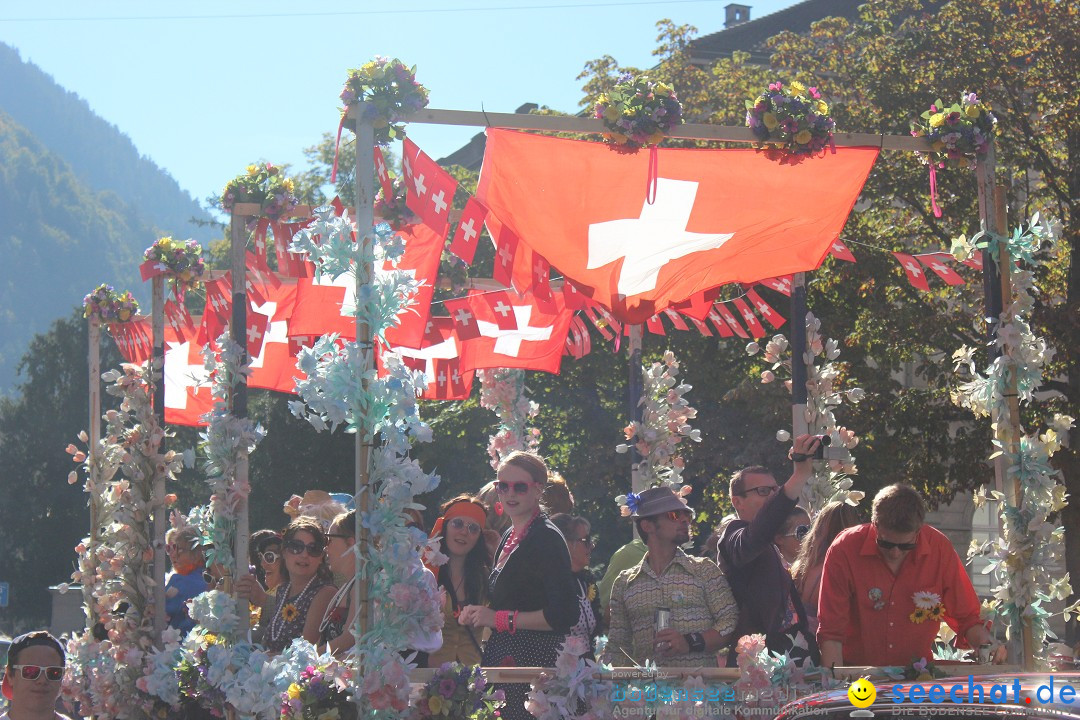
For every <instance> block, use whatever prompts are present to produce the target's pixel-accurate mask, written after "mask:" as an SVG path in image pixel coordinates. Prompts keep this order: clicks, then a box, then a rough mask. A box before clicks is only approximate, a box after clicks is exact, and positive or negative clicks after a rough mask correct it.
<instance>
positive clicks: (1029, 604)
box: [953, 213, 1080, 648]
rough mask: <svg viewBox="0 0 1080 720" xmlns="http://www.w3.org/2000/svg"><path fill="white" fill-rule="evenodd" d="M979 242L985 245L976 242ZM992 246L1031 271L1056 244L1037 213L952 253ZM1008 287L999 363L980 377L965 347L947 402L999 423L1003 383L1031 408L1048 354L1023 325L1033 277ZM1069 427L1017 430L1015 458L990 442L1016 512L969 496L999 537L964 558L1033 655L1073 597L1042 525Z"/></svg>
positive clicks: (1004, 412) (1058, 533) (1056, 537)
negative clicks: (1026, 628) (1052, 606)
mask: <svg viewBox="0 0 1080 720" xmlns="http://www.w3.org/2000/svg"><path fill="white" fill-rule="evenodd" d="M983 237H986V240H983V241H982V242H979V240H980V238H983ZM999 240H1005V241H1006V252H1007V253H1008V256H1009V257H1008V259H1007V260H1006V261H1007V262H1024V263H1026V264H1028V265H1031V266H1033V265H1035V264H1037V263H1038V259H1037V257H1036V255H1037V254H1038V253H1039V252H1040V250H1041V249H1042V248H1043V244H1044V243H1047V244H1048V248H1049V249H1050V250H1051V251H1052V249H1053V247H1054V244H1055V238H1054V235H1053V233H1052V232H1051V231H1050V228H1049V227H1048V226H1047V224H1046V223H1045V221H1044V222H1040V220H1039V215H1038V214H1037V213H1036V215H1035V216H1034V217H1032V219H1031V222H1030V223H1029V224H1028V226H1027V228H1026V229H1025V228H1023V227H1021V228H1017V229H1016V230H1015V232H1014V233H1013V235H1012V236H1011V237H1008V238H999V237H997V236H995V235H991V234H989V233H979V234H978V235H976V236H975V237H974V238H972V239H971V241H970V242H968V241H966V240H965V239H964V238H960V239H958V240H957V241H956V242H955V243H954V246H953V247H954V251H959V252H960V254H961V255H962V256H966V255H968V254H970V253H971V252H974V251H976V250H977V249H980V248H984V247H986V248H989V249H990V251H991V252H992V253H994V254H997V250H998V242H999ZM995 259H997V258H995ZM999 262H1000V260H999ZM1012 287H1013V297H1011V298H1006V300H1007V302H1008V303H1009V304H1008V307H1006V308H1005V310H1004V312H1003V313H1002V315H1001V322H1000V323H999V326H998V328H997V332H996V333H995V340H994V342H995V344H996V345H997V346H998V347H999V348H1000V349H1001V355H1000V356H999V357H997V358H995V359H994V361H993V362H992V363H991V364H990V366H989V367H988V368H987V369H986V371H985V372H984V373H979V372H977V371H976V368H975V360H974V352H975V351H974V349H972V348H969V347H966V346H965V347H961V348H960V349H958V350H957V351H956V352H954V353H953V361H954V362H955V366H956V370H957V372H958V373H960V374H961V377H962V378H964V380H965V381H964V382H962V383H961V384H960V386H959V387H958V388H957V390H956V391H955V392H954V393H953V401H954V402H955V403H956V404H957V405H959V406H960V407H965V408H968V409H969V410H971V411H972V412H973V413H974V414H975V415H976V416H987V415H989V416H991V417H993V418H995V421H996V422H999V423H1000V422H1001V420H998V418H1004V417H1007V416H1008V414H1009V409H1008V402H1007V398H1006V391H1007V388H1009V386H1010V383H1011V382H1012V381H1014V380H1015V383H1016V389H1017V394H1018V395H1019V399H1020V401H1021V402H1025V403H1029V404H1030V403H1032V402H1033V400H1034V395H1033V394H1034V392H1035V390H1037V389H1038V388H1039V386H1040V385H1041V384H1042V379H1043V368H1044V367H1045V366H1046V364H1047V363H1048V362H1049V360H1050V358H1051V357H1052V356H1053V354H1054V350H1053V348H1051V347H1050V346H1049V345H1047V343H1046V341H1045V340H1043V339H1042V338H1039V337H1036V336H1035V334H1034V333H1033V332H1032V331H1031V326H1030V325H1029V324H1028V321H1027V316H1028V315H1029V314H1030V312H1031V310H1032V308H1033V307H1034V303H1035V293H1036V288H1035V282H1034V273H1033V272H1032V270H1029V269H1014V271H1013V272H1012ZM1073 422H1074V421H1073V418H1072V417H1069V416H1068V415H1061V414H1055V415H1054V416H1053V418H1051V419H1049V420H1048V421H1047V429H1046V430H1045V432H1043V433H1041V434H1031V435H1028V434H1025V433H1024V431H1023V430H1022V429H1021V430H1020V433H1021V435H1020V438H1019V452H1016V453H1009V452H1006V449H1005V447H1004V446H1003V443H1002V442H1001V441H1000V440H998V439H995V440H994V446H995V447H996V450H995V452H994V454H993V455H992V456H991V457H997V456H998V455H1002V454H1004V455H1005V456H1006V458H1007V461H1008V465H1009V468H1010V480H1011V478H1012V477H1013V476H1014V477H1016V478H1017V479H1018V480H1019V482H1020V486H1021V489H1022V493H1023V499H1022V501H1021V504H1020V506H1019V507H1017V506H1016V505H1015V504H1013V497H1012V493H1011V492H1005V493H1001V492H998V491H996V490H992V491H989V492H987V490H986V488H985V487H982V488H980V489H979V490H978V491H977V492H976V493H975V504H976V506H977V507H981V506H982V505H983V503H985V502H986V500H988V499H989V498H991V497H992V498H993V499H994V500H996V501H998V502H999V503H1000V508H1001V509H1000V513H1001V518H1002V534H1001V537H999V538H996V539H995V540H993V541H990V542H987V543H983V544H979V543H976V542H973V543H972V546H971V548H970V550H969V556H978V555H982V556H985V557H987V558H988V559H989V564H988V566H987V567H986V569H984V570H983V572H984V573H988V574H992V575H993V577H994V580H995V581H996V583H997V585H996V586H995V587H994V589H993V592H994V598H993V600H991V601H990V609H991V611H992V613H993V614H995V615H996V616H997V617H999V618H1001V620H1002V621H1003V623H1004V624H1005V627H1006V633H1007V635H1008V636H1009V637H1013V638H1015V637H1019V635H1020V627H1021V624H1022V622H1023V620H1024V618H1030V620H1031V627H1032V633H1033V638H1032V639H1033V644H1034V646H1035V647H1036V648H1040V647H1042V644H1043V642H1044V641H1045V640H1046V638H1047V637H1053V633H1052V632H1050V629H1049V626H1048V620H1047V619H1048V617H1049V615H1050V613H1049V612H1048V611H1047V609H1046V608H1045V607H1044V605H1045V604H1046V603H1049V602H1051V601H1053V600H1063V599H1065V598H1066V597H1068V596H1069V595H1070V594H1071V593H1072V589H1071V586H1070V585H1069V575H1068V573H1065V575H1064V576H1062V577H1054V576H1053V575H1052V573H1053V572H1056V571H1054V570H1052V568H1053V567H1054V566H1056V565H1057V564H1058V563H1059V562H1061V561H1062V559H1063V553H1062V551H1063V549H1064V545H1065V543H1064V534H1065V530H1064V528H1063V527H1061V526H1060V525H1055V524H1053V523H1051V522H1050V521H1049V520H1048V517H1049V516H1050V515H1051V514H1054V513H1057V512H1060V511H1061V510H1062V509H1063V508H1064V507H1065V505H1066V504H1067V500H1066V494H1065V486H1064V485H1062V484H1060V483H1059V480H1060V478H1061V473H1060V471H1059V470H1056V469H1054V468H1053V467H1052V466H1051V464H1050V457H1051V456H1052V455H1053V454H1054V453H1055V452H1056V451H1057V450H1058V449H1060V448H1061V436H1062V435H1067V434H1068V432H1069V429H1070V428H1072V426H1073ZM1013 473H1015V475H1013ZM1078 606H1080V603H1078V604H1076V605H1073V606H1072V607H1070V608H1066V610H1065V615H1066V618H1068V616H1069V615H1070V614H1071V613H1077V612H1078Z"/></svg>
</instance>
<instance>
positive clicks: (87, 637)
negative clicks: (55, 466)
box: [65, 364, 181, 720]
mask: <svg viewBox="0 0 1080 720" xmlns="http://www.w3.org/2000/svg"><path fill="white" fill-rule="evenodd" d="M145 372H146V371H145V370H144V369H143V368H140V367H138V366H135V365H129V364H125V365H123V366H122V368H121V369H120V370H110V371H108V372H106V373H104V374H103V375H102V379H103V380H105V382H106V383H110V384H109V385H108V386H107V387H106V392H107V393H109V394H110V395H113V396H116V397H119V398H121V403H120V407H119V409H117V410H110V411H108V412H107V413H106V415H105V418H106V422H107V427H106V433H105V437H104V438H103V439H102V440H101V445H100V447H99V448H98V451H97V452H96V453H93V456H94V461H96V462H101V463H102V466H101V467H102V472H103V475H102V481H103V483H104V486H103V487H101V488H91V487H90V486H89V484H87V488H86V489H87V491H88V492H91V493H92V494H96V495H97V498H98V500H99V503H100V505H99V515H98V518H99V523H100V524H101V525H102V526H103V527H104V532H103V533H102V536H101V538H100V542H99V543H98V544H97V546H96V547H95V548H94V550H95V552H94V556H93V557H90V556H89V550H90V548H89V547H88V543H87V541H83V543H81V544H80V545H79V547H78V548H77V550H78V551H79V554H80V557H79V568H80V569H79V571H77V572H76V573H75V574H73V575H72V578H73V579H74V580H76V581H78V582H82V583H84V585H85V586H88V587H89V588H90V595H91V597H92V598H93V602H94V606H95V608H96V611H97V616H98V617H100V618H103V623H104V627H105V629H106V631H107V632H108V639H107V640H104V641H101V642H98V641H96V640H94V638H93V635H92V629H91V630H87V631H86V632H84V633H82V634H80V635H76V636H75V637H74V638H73V639H72V640H71V641H70V642H69V643H68V657H69V662H68V674H67V678H66V682H65V694H66V695H67V697H69V698H72V699H77V700H79V701H80V702H81V703H82V707H83V709H84V710H85V712H87V713H88V714H92V715H95V716H99V717H103V718H110V719H113V718H115V719H117V720H124V719H126V718H139V717H142V716H143V715H144V714H145V713H147V712H149V710H150V707H151V706H152V701H150V700H149V699H148V698H147V697H146V696H145V695H142V694H141V693H140V692H139V691H137V689H136V680H137V679H138V678H140V677H142V675H143V667H144V660H145V654H146V653H147V652H149V651H150V650H152V649H153V642H154V632H153V617H152V613H153V607H152V605H150V604H149V602H148V600H149V599H150V598H152V597H153V596H154V578H153V575H152V574H151V570H150V566H151V561H152V559H153V551H152V537H151V534H152V532H153V530H152V527H153V522H152V520H153V514H154V511H155V509H156V507H157V505H156V503H155V501H154V497H153V487H154V483H155V480H156V479H157V478H158V477H159V476H160V475H164V476H165V479H166V480H174V479H175V475H176V473H177V472H178V471H179V469H180V465H181V459H180V455H178V454H177V453H175V452H173V451H171V450H170V451H166V452H161V444H162V442H163V440H164V439H165V438H166V437H167V433H166V431H165V430H164V429H163V428H162V427H161V426H160V425H158V423H157V418H156V417H155V416H154V413H153V409H152V408H151V405H150V399H151V397H152V393H153V390H152V385H151V384H150V383H149V382H148V380H147V378H146V376H145ZM159 378H160V375H159V374H158V373H155V379H159ZM82 437H83V436H82V435H80V438H82ZM98 458H100V460H98ZM76 459H78V454H76ZM88 462H90V460H88ZM117 473H119V475H120V479H116V475H117ZM167 501H168V498H167V499H166V502H167ZM125 603H126V605H127V610H126V611H124V612H123V613H119V612H117V608H119V607H120V606H121V605H122V604H125Z"/></svg>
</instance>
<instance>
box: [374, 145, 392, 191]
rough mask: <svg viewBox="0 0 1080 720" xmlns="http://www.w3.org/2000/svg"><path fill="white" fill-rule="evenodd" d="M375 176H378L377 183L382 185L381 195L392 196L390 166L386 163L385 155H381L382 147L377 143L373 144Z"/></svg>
mask: <svg viewBox="0 0 1080 720" xmlns="http://www.w3.org/2000/svg"><path fill="white" fill-rule="evenodd" d="M374 156H375V176H376V177H378V178H379V185H380V186H381V187H382V191H383V197H387V198H392V197H394V181H393V180H392V179H391V178H390V168H389V167H388V166H387V164H386V156H385V155H383V151H382V148H380V147H379V146H378V145H376V146H375V152H374Z"/></svg>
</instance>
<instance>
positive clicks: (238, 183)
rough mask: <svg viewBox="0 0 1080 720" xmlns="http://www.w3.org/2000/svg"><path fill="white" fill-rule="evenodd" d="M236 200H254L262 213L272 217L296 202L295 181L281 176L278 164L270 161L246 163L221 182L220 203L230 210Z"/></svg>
mask: <svg viewBox="0 0 1080 720" xmlns="http://www.w3.org/2000/svg"><path fill="white" fill-rule="evenodd" d="M238 202H248V203H257V204H258V205H260V206H261V207H262V214H263V215H265V216H266V217H268V218H270V219H271V220H274V221H277V220H280V219H282V218H283V217H286V216H287V215H288V214H289V213H290V212H292V211H293V210H295V209H296V206H297V205H299V204H300V201H299V199H298V198H297V197H296V185H295V183H294V182H293V181H292V179H291V178H287V177H285V174H284V173H283V172H281V168H279V167H277V166H276V165H271V164H270V163H262V164H257V165H248V166H247V172H245V173H243V174H241V175H237V176H236V177H235V178H233V179H232V180H230V181H229V182H228V184H226V185H225V189H224V190H223V191H222V192H221V207H222V208H224V210H225V211H226V212H232V209H233V207H234V206H235V205H236V203H238Z"/></svg>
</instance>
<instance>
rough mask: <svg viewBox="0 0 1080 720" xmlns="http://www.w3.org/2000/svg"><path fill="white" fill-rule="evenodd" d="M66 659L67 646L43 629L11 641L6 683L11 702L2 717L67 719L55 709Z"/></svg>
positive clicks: (1, 719)
mask: <svg viewBox="0 0 1080 720" xmlns="http://www.w3.org/2000/svg"><path fill="white" fill-rule="evenodd" d="M65 659H66V657H65V654H64V646H63V645H61V644H60V641H59V640H57V639H56V638H54V637H53V636H52V635H50V634H49V633H47V632H45V631H44V630H35V631H34V632H29V633H26V634H25V635H20V636H19V637H17V638H15V639H14V640H12V641H11V647H9V648H8V654H7V670H6V671H5V672H4V683H3V694H4V697H5V698H7V699H8V700H9V701H10V702H11V705H10V706H9V707H8V711H7V712H6V713H4V714H3V715H0V720H68V717H67V716H66V715H61V714H60V713H58V712H56V698H57V697H58V696H59V695H60V681H61V680H63V678H64V664H65Z"/></svg>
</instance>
